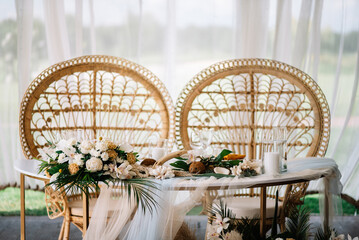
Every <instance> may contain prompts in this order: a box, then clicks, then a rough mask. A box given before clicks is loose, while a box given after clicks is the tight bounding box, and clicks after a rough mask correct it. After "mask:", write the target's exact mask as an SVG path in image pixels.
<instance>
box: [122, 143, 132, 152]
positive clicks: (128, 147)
mask: <svg viewBox="0 0 359 240" xmlns="http://www.w3.org/2000/svg"><path fill="white" fill-rule="evenodd" d="M120 150H122V151H124V152H132V151H133V147H132V146H131V145H130V144H128V143H124V144H121V146H120Z"/></svg>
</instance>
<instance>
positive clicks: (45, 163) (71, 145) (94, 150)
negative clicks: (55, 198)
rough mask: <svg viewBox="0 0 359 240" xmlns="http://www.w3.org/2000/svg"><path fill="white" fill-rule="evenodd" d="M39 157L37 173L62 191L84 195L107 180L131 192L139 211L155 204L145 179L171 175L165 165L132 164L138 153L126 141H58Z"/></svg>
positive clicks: (151, 190) (148, 181)
mask: <svg viewBox="0 0 359 240" xmlns="http://www.w3.org/2000/svg"><path fill="white" fill-rule="evenodd" d="M40 154H41V157H42V160H41V164H40V168H39V172H44V173H45V174H46V175H47V176H48V177H49V178H50V182H49V183H48V185H52V186H54V187H55V188H56V189H63V190H64V191H66V192H68V191H78V190H81V191H82V192H85V193H86V194H89V192H90V191H96V190H98V189H99V185H98V184H99V182H103V183H105V184H109V183H110V182H112V183H114V184H117V185H119V186H120V189H123V190H124V191H127V192H128V194H133V195H134V197H135V199H136V201H137V203H139V202H141V206H142V208H143V210H146V209H149V210H150V211H151V212H152V208H153V207H154V206H156V202H155V200H154V195H155V192H154V190H155V189H157V186H156V184H155V183H154V182H153V181H151V180H150V179H144V178H148V177H150V176H152V177H156V178H162V179H163V178H168V177H174V174H173V172H172V170H171V169H170V168H169V167H167V168H166V167H162V166H161V167H159V168H161V169H158V168H150V167H147V166H142V165H139V164H136V162H137V161H138V155H137V153H136V152H133V147H132V146H130V145H129V144H121V145H119V144H115V143H114V142H112V141H110V140H106V139H99V140H98V141H88V140H84V141H82V142H81V143H80V142H78V141H76V140H75V139H74V138H71V139H68V140H61V141H59V143H57V144H56V145H55V144H51V143H49V147H46V148H43V149H42V150H41V151H40Z"/></svg>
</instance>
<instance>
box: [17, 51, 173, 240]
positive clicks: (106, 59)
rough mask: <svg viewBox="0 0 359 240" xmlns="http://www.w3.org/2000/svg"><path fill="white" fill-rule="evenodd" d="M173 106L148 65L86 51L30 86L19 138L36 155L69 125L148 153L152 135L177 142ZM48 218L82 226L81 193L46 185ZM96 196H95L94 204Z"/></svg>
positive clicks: (62, 234) (66, 230)
mask: <svg viewBox="0 0 359 240" xmlns="http://www.w3.org/2000/svg"><path fill="white" fill-rule="evenodd" d="M174 125H175V124H174V106H173V103H172V100H171V98H170V96H169V94H168V91H167V89H166V88H165V86H164V85H163V83H162V82H161V81H160V80H159V79H158V78H157V77H156V76H155V75H154V74H153V73H151V72H150V71H149V70H147V69H146V68H144V67H142V66H140V65H138V64H136V63H133V62H130V61H128V60H125V59H122V58H117V57H110V56H97V55H95V56H83V57H79V58H74V59H71V60H68V61H64V62H60V63H58V64H55V65H53V66H51V67H49V68H48V69H46V70H45V71H43V72H42V73H41V74H40V75H39V76H38V77H37V78H36V79H35V80H34V81H33V82H32V83H31V84H30V86H29V87H28V89H27V91H26V93H25V95H24V97H23V100H22V103H21V108H20V139H21V145H22V149H23V152H24V154H25V156H26V157H27V158H28V159H29V160H31V159H33V158H35V157H37V156H38V154H39V149H40V148H43V147H44V146H45V145H46V143H47V142H48V141H50V142H54V141H55V140H56V138H57V136H58V134H59V133H62V132H64V131H66V130H83V132H84V133H85V135H89V136H91V137H94V138H98V137H106V138H109V139H111V140H116V141H120V142H121V141H123V142H129V143H130V144H132V145H133V146H134V150H135V151H136V152H138V153H139V154H140V155H142V156H145V155H146V154H147V152H148V150H149V144H150V140H149V137H150V136H154V135H157V136H158V137H159V138H164V139H169V142H170V144H173V142H174ZM45 193H46V207H47V210H48V215H49V218H51V219H53V218H57V217H60V216H64V221H63V225H62V228H61V232H60V236H59V239H63V238H64V239H68V237H69V226H70V222H72V223H74V224H75V225H76V226H77V227H79V229H80V230H82V221H83V220H82V204H81V200H80V199H81V195H71V196H69V195H66V194H62V193H61V192H60V191H54V190H53V189H52V188H51V187H45ZM95 200H96V199H91V200H90V216H91V209H92V206H93V205H94V203H95Z"/></svg>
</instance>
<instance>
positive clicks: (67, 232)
mask: <svg viewBox="0 0 359 240" xmlns="http://www.w3.org/2000/svg"><path fill="white" fill-rule="evenodd" d="M65 219H66V222H65V229H64V230H65V231H64V240H69V237H70V223H71V222H70V211H66V214H65Z"/></svg>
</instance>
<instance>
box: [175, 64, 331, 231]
mask: <svg viewBox="0 0 359 240" xmlns="http://www.w3.org/2000/svg"><path fill="white" fill-rule="evenodd" d="M276 126H280V127H286V128H287V130H288V143H287V144H288V152H290V151H291V152H292V153H293V155H292V157H300V156H316V157H323V156H324V155H325V152H326V150H327V147H328V142H329V135H330V112H329V106H328V103H327V100H326V98H325V96H324V94H323V92H322V90H321V89H320V87H319V86H318V84H317V83H316V82H315V81H314V80H313V79H312V78H311V77H310V76H309V75H307V74H306V73H304V72H303V71H301V70H299V69H298V68H295V67H292V66H290V65H288V64H285V63H282V62H279V61H274V60H269V59H234V60H228V61H223V62H219V63H216V64H213V65H211V66H210V67H208V68H206V69H204V70H202V71H201V72H200V73H198V74H197V75H196V76H195V77H194V78H193V79H192V80H191V81H190V82H189V83H188V84H187V85H186V86H185V87H184V89H183V90H182V92H181V94H180V95H179V97H178V99H177V103H176V140H177V143H178V145H179V148H180V149H190V142H189V136H190V132H191V131H198V130H203V129H205V130H211V131H213V132H215V133H216V136H215V138H214V140H213V142H212V146H217V147H220V148H222V149H223V148H228V149H231V150H233V151H235V152H237V153H238V152H241V153H245V154H246V155H247V157H248V158H249V159H255V158H259V159H260V158H261V156H260V155H259V154H260V151H259V149H260V148H261V143H260V142H257V141H256V135H257V134H258V132H259V131H262V132H265V131H268V130H269V129H272V127H276ZM241 136H242V137H241ZM243 136H244V137H243ZM307 186H308V182H305V183H299V184H293V185H288V186H287V188H286V190H285V193H284V196H282V197H281V198H280V201H283V208H281V213H280V215H281V223H282V226H283V224H284V217H285V216H286V215H287V214H288V212H289V211H290V209H291V208H292V207H294V206H295V205H297V204H300V203H301V200H300V199H301V198H302V197H303V196H304V195H305V191H306V189H307ZM276 190H277V187H273V188H271V189H268V190H267V198H275V192H276ZM236 195H237V196H241V197H259V195H260V191H259V189H250V190H241V191H238V192H237V193H236ZM207 201H210V199H207ZM269 222H270V221H269Z"/></svg>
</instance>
